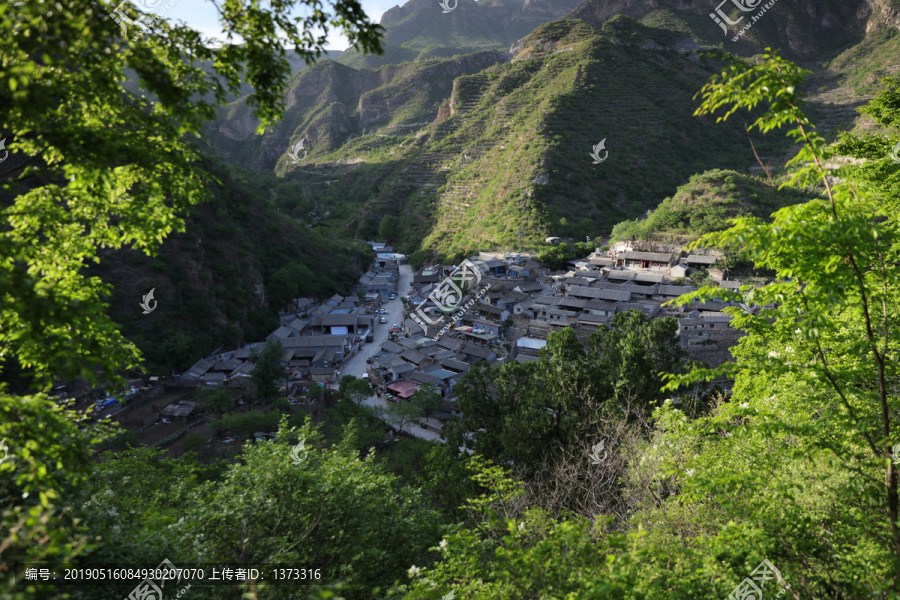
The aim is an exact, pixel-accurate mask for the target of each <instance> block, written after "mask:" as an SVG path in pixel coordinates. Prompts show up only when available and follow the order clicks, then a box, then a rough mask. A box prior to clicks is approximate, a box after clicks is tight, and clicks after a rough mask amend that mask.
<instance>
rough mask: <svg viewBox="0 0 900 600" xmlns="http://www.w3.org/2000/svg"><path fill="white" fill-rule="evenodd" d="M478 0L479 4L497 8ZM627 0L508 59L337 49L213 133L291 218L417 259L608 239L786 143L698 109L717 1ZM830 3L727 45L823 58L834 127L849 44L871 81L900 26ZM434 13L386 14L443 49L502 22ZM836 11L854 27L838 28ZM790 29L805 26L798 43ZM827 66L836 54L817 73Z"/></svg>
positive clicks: (395, 25)
mask: <svg viewBox="0 0 900 600" xmlns="http://www.w3.org/2000/svg"><path fill="white" fill-rule="evenodd" d="M481 4H482V3H479V6H478V7H477V10H479V11H481V10H482V8H483V9H484V10H493V8H492V7H495V5H494V4H491V5H485V6H484V7H482V6H481ZM501 4H502V5H503V6H506V4H503V3H498V4H497V6H500V5H501ZM538 4H539V3H526V6H523V7H522V8H521V10H523V11H524V10H526V9H527V10H532V9H534V8H535V6H536V5H538ZM620 4H621V3H616V2H607V1H605V0H590V1H588V2H584V3H582V4H580V5H579V6H577V8H574V10H571V12H570V13H568V14H567V15H566V17H565V18H563V19H558V18H556V20H553V18H550V17H548V20H549V22H544V23H542V24H538V26H537V27H536V29H534V31H531V32H530V33H528V35H526V36H524V37H523V38H521V39H517V41H516V42H515V44H513V45H512V47H511V48H510V52H509V53H504V52H501V51H499V50H487V48H489V45H479V43H475V42H472V44H473V45H471V46H467V47H466V48H468V49H467V50H466V52H468V54H465V53H462V52H460V53H458V55H457V56H454V57H452V58H429V59H428V60H416V61H414V62H405V63H402V64H388V65H386V66H380V67H379V68H377V69H376V70H371V69H368V68H356V63H354V62H353V61H350V62H348V61H347V60H344V59H345V58H347V57H348V56H350V54H349V53H348V54H346V55H344V56H342V57H341V59H340V62H341V63H344V64H346V65H348V66H344V65H343V64H339V63H332V62H330V61H325V62H323V63H321V64H319V65H317V66H316V67H314V68H313V69H308V70H307V71H306V72H304V73H301V74H298V75H296V76H295V77H294V79H293V80H292V81H291V83H290V86H291V90H290V91H289V92H288V94H287V97H288V98H289V99H290V100H289V108H288V111H287V112H286V114H285V118H284V120H283V121H282V123H280V124H279V125H278V126H277V127H275V128H271V129H269V130H268V131H267V132H266V133H264V134H262V135H254V134H253V133H252V131H253V128H254V126H255V122H254V121H253V120H252V119H250V118H249V116H248V115H249V112H248V110H249V108H248V107H247V106H244V104H243V102H242V101H239V102H237V103H234V104H232V105H230V106H229V107H227V108H226V109H224V110H223V112H222V113H221V114H220V119H219V120H218V122H217V123H216V129H215V130H214V129H213V128H208V130H207V135H206V136H205V137H206V143H207V144H208V147H209V149H210V151H211V152H218V153H219V155H220V156H221V157H222V158H224V159H225V160H228V161H230V162H233V163H234V164H237V165H239V166H241V167H244V168H249V169H253V170H260V171H269V172H272V173H275V174H277V175H278V176H279V177H282V178H284V179H285V180H287V181H294V182H297V183H299V184H301V185H300V187H301V188H302V189H303V192H302V193H298V194H294V197H296V198H298V205H297V206H295V207H291V206H286V207H285V208H286V209H287V210H288V211H289V212H292V213H297V214H300V213H302V214H309V213H310V211H311V210H312V209H307V208H306V206H307V205H308V204H309V203H310V202H311V203H312V205H313V207H315V206H318V207H319V209H320V210H319V213H320V214H321V213H323V212H325V211H330V213H331V215H335V214H342V215H344V214H346V213H347V212H348V211H350V212H352V217H351V218H350V220H349V221H350V222H349V226H350V228H351V229H352V230H354V231H355V232H357V233H358V234H359V235H360V236H361V237H371V236H373V235H375V234H376V232H377V231H378V227H379V224H380V223H381V221H382V220H383V219H384V218H385V217H397V218H399V219H400V227H399V228H398V229H397V235H396V237H395V238H394V239H391V240H389V241H391V242H393V243H394V244H395V245H396V246H398V247H399V248H401V249H402V250H403V251H405V252H407V253H416V254H415V255H416V257H417V259H418V260H424V259H425V258H428V257H432V256H434V257H437V258H445V259H448V260H455V259H458V258H459V257H460V256H462V255H463V254H466V253H470V252H472V251H476V250H481V249H528V248H535V247H537V246H538V245H539V243H540V241H541V240H543V239H544V238H545V237H547V236H551V235H554V236H563V237H566V236H570V237H573V238H576V239H584V237H585V236H590V237H598V236H603V235H608V234H609V233H610V232H611V230H612V228H613V226H614V225H616V224H617V223H619V222H621V221H624V220H628V219H634V218H637V217H639V216H640V215H642V214H644V213H645V212H646V211H647V210H648V209H653V208H654V207H656V206H657V205H658V204H659V203H660V201H661V200H662V199H663V198H666V197H670V196H672V195H673V193H675V191H676V190H677V188H678V187H679V186H681V185H684V184H685V183H686V182H687V181H688V180H689V178H690V176H691V175H693V174H696V173H701V172H704V171H707V170H717V169H727V170H733V171H736V172H738V173H740V174H741V175H747V174H749V172H748V169H749V168H750V167H751V166H754V165H755V164H756V160H755V158H754V155H753V150H752V149H751V146H750V143H749V142H750V141H752V142H753V144H754V146H755V150H756V151H757V152H758V154H759V155H761V156H763V157H765V159H766V160H767V161H769V163H770V164H773V165H776V166H777V165H780V164H783V163H784V162H785V161H786V160H787V158H788V157H789V156H790V152H791V151H790V144H788V143H787V140H784V139H783V138H778V139H774V138H773V137H772V136H755V137H754V139H752V140H747V134H746V132H745V131H744V123H743V122H740V121H738V120H735V119H733V120H730V121H728V122H726V123H725V124H719V125H715V124H714V123H713V122H712V121H710V120H708V119H705V118H698V117H695V116H694V114H693V113H694V110H695V109H696V108H697V100H696V99H695V98H694V95H695V94H696V92H697V90H698V89H699V87H700V86H701V85H702V82H703V81H704V80H705V79H707V78H708V77H709V76H710V74H711V73H713V72H715V70H716V69H718V68H719V66H720V64H721V63H720V62H719V61H720V60H721V59H720V58H717V57H715V56H711V55H708V54H706V53H704V52H701V50H706V49H724V48H725V44H726V41H727V40H724V41H723V40H722V39H721V38H720V37H718V35H719V34H720V33H721V30H719V29H718V28H717V27H715V24H713V27H710V23H711V20H710V19H709V14H708V12H709V10H708V7H706V6H703V7H699V5H696V6H695V5H694V4H693V3H689V5H684V3H681V5H678V6H676V5H675V4H677V3H675V4H673V5H671V6H670V5H669V3H667V2H663V3H661V5H660V6H659V7H657V8H648V7H646V6H643V5H641V6H638V5H637V4H635V5H627V6H626V5H625V4H623V5H621V6H620ZM626 4H627V3H626ZM826 4H827V6H821V7H819V10H821V11H822V12H821V13H819V14H815V15H814V14H812V13H810V11H809V10H807V9H808V7H806V6H799V5H797V6H795V5H791V6H788V7H786V8H785V9H784V11H783V14H782V15H781V19H782V20H780V21H779V20H778V19H775V18H773V19H765V20H764V21H765V22H763V23H761V24H760V26H758V27H754V28H753V29H751V30H750V33H748V35H747V36H745V37H744V38H742V39H741V41H739V42H737V43H731V42H729V43H728V50H729V51H732V52H735V53H737V54H741V55H753V54H754V53H758V52H760V51H761V50H762V49H763V48H764V47H765V46H766V45H779V46H785V45H786V53H787V55H788V56H791V57H795V58H797V59H798V60H801V61H806V62H808V61H811V60H816V61H819V62H816V63H815V64H814V65H811V66H813V67H814V68H815V69H816V74H815V76H814V77H813V78H811V79H810V83H808V84H805V85H806V89H807V91H808V92H809V93H810V94H811V96H810V97H811V98H813V99H814V101H813V102H811V106H810V110H809V112H810V114H811V115H812V116H813V117H814V118H815V119H816V120H817V121H818V122H821V123H822V125H823V127H824V128H825V129H826V130H832V129H834V130H835V131H837V130H838V129H843V128H853V126H854V124H855V122H859V119H858V117H859V116H858V115H857V114H856V113H855V111H854V110H853V109H854V107H855V106H858V105H859V100H858V98H861V97H863V96H859V95H858V94H865V93H867V92H866V90H865V89H863V88H859V90H858V91H853V90H855V89H856V88H853V87H852V86H853V85H855V84H852V82H853V81H856V79H858V77H857V75H855V74H854V73H855V71H854V69H857V68H858V66H857V65H858V61H853V60H852V57H853V56H854V55H855V54H854V53H859V52H865V53H867V56H872V57H875V58H873V60H875V63H871V64H870V68H869V70H868V71H866V72H867V73H869V74H870V75H871V74H873V73H881V74H884V73H885V72H887V71H888V70H889V69H887V67H886V65H887V62H886V61H887V60H888V57H890V56H894V55H895V52H894V51H893V50H892V49H891V48H892V46H891V43H892V42H890V40H891V39H892V37H891V36H892V34H891V33H890V32H891V31H894V29H893V28H892V27H891V23H892V21H891V19H890V17H889V10H888V9H886V8H884V7H881V6H880V4H878V3H877V2H874V1H873V2H872V3H871V4H870V5H867V8H868V12H866V10H864V9H863V8H860V7H857V8H853V7H851V6H848V5H846V4H843V3H835V2H829V3H826ZM876 5H877V6H876ZM510 6H511V5H510ZM432 8H433V7H432ZM701 8H702V10H701ZM427 10H429V9H428V8H427V7H425V5H424V4H421V3H417V2H411V3H409V4H407V5H404V7H402V10H401V9H399V8H398V9H392V11H388V13H386V15H385V23H384V26H385V29H386V32H387V39H391V36H397V37H396V39H398V40H399V39H404V40H407V39H413V38H415V39H418V40H420V41H421V42H422V43H425V42H427V41H428V40H431V41H432V42H433V43H435V44H439V43H443V42H440V40H442V39H443V38H442V37H441V36H451V37H453V36H457V37H459V35H461V34H459V32H460V31H461V29H460V27H461V28H462V30H464V31H466V32H468V33H469V34H471V35H475V34H476V33H477V34H478V35H482V34H484V33H485V31H486V30H485V29H484V27H489V25H490V23H491V22H492V21H491V20H490V19H487V20H484V21H483V22H482V21H479V24H480V25H479V26H482V25H483V27H481V29H476V28H475V27H474V25H472V26H470V25H467V24H466V23H468V21H466V20H465V19H464V17H465V15H466V12H465V11H467V10H475V8H473V7H471V6H469V5H468V4H466V3H461V4H460V5H459V7H458V9H457V10H454V11H453V12H451V13H449V14H446V15H441V14H440V13H439V11H435V12H438V16H439V17H441V18H438V17H435V18H434V19H433V21H431V20H429V19H430V18H431V17H434V15H433V14H431V13H428V12H427ZM504 10H506V9H504ZM886 11H887V12H886ZM394 12H396V15H394V16H390V17H389V15H392V13H394ZM551 12H552V11H551ZM551 12H546V11H544V12H543V13H541V14H544V16H548V15H550V14H551ZM428 15H430V17H429V16H428ZM394 17H396V19H395V18H394ZM443 17H447V20H446V21H442V20H441V19H442V18H443ZM735 18H737V16H735ZM454 19H455V20H454ZM460 19H463V21H460ZM466 19H469V17H466ZM407 20H408V21H409V22H410V23H413V22H414V23H417V24H420V25H426V24H429V25H428V27H437V25H430V23H442V25H441V26H440V31H439V32H433V35H432V33H429V32H430V31H431V30H430V29H428V28H426V29H423V30H422V32H421V33H419V34H417V35H413V34H414V29H413V28H412V27H411V26H410V27H407V26H406V25H404V23H406V22H407ZM470 20H471V19H470ZM841 20H842V21H843V22H844V23H845V24H846V27H842V28H838V29H836V28H835V23H836V22H838V21H841ZM460 23H462V25H461V24H460ZM789 28H793V29H792V30H798V31H802V32H803V33H802V35H801V36H799V37H798V36H792V37H791V39H790V43H789V44H787V43H786V41H785V35H786V33H785V31H786V30H787V29H789ZM867 31H868V32H867ZM498 35H499V34H498ZM404 36H406V37H404ZM409 36H413V37H409ZM488 37H490V36H488ZM497 39H499V38H497ZM403 43H406V42H403ZM416 43H418V42H416ZM867 48H871V49H872V52H869V51H868V50H867ZM876 48H877V52H876V51H875V49H876ZM826 58H832V59H833V61H832V62H831V63H830V64H828V65H825V67H823V65H824V64H825V63H822V62H821V61H822V60H825V59H826ZM349 65H354V68H351V67H350V66H349ZM844 80H846V81H847V82H848V84H849V86H848V87H843V83H842V82H843V81H844ZM823 84H825V85H823ZM813 86H815V87H813ZM866 89H868V88H866ZM836 90H843V91H842V92H841V93H840V94H838V95H837V96H836V95H835V94H836ZM857 92H858V93H857ZM835 101H840V103H838V104H836V103H835ZM753 118H755V117H754V115H753V114H750V115H747V117H746V119H749V121H747V122H748V123H749V122H752V119H753ZM746 119H745V120H746ZM868 123H871V120H869V121H868ZM301 140H302V141H303V142H304V147H303V151H302V152H300V153H299V154H300V155H302V156H305V158H304V159H303V160H302V161H300V162H299V163H298V162H296V161H295V160H293V159H292V158H291V156H290V152H291V149H292V148H295V147H296V146H297V144H298V143H299V142H300V141H301ZM601 141H603V142H604V148H603V149H602V150H600V152H599V155H600V157H603V156H604V152H608V155H607V158H606V159H604V161H603V162H602V163H599V164H598V163H596V162H595V161H594V160H593V159H592V158H591V157H590V154H591V153H592V151H593V148H594V147H595V146H597V144H599V143H600V142H601ZM332 218H333V217H332ZM343 222H345V221H344V220H341V223H343Z"/></svg>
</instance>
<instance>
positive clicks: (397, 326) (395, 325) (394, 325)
mask: <svg viewBox="0 0 900 600" xmlns="http://www.w3.org/2000/svg"><path fill="white" fill-rule="evenodd" d="M391 327H396V328H398V329H399V328H400V326H399V325H397V324H396V323H394V324H393V325H391Z"/></svg>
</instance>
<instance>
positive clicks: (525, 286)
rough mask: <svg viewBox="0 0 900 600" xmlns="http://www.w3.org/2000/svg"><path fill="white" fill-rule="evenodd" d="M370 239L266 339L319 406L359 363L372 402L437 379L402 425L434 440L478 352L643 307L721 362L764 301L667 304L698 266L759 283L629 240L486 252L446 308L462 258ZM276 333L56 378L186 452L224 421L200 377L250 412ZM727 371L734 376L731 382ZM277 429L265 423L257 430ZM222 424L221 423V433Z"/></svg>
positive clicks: (501, 353)
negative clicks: (350, 271) (334, 285)
mask: <svg viewBox="0 0 900 600" xmlns="http://www.w3.org/2000/svg"><path fill="white" fill-rule="evenodd" d="M550 241H551V242H552V241H553V240H550ZM369 245H370V246H371V247H372V251H373V255H374V256H373V263H372V266H371V267H370V269H369V271H368V272H367V273H365V274H364V275H363V276H362V277H361V278H360V280H359V285H358V290H357V293H356V294H355V295H351V296H346V297H344V296H340V295H335V296H333V297H331V298H329V299H327V300H325V301H323V302H317V301H315V300H314V299H311V298H297V299H295V300H293V301H292V302H291V304H290V306H289V307H286V310H284V311H283V312H282V313H281V315H280V321H281V325H280V327H278V329H276V330H275V331H273V332H272V333H271V334H270V335H269V336H268V337H267V339H266V341H268V340H278V341H279V342H280V344H281V346H282V348H283V355H282V359H281V364H282V366H283V367H284V369H285V371H284V374H285V375H284V384H283V386H282V387H281V390H280V393H281V395H282V396H283V397H284V398H286V399H287V401H288V402H289V403H290V404H291V405H293V406H295V407H296V408H297V409H298V410H302V409H307V410H312V409H313V406H314V405H315V404H316V402H315V401H314V400H313V396H316V397H318V395H317V394H313V393H312V388H313V387H314V386H317V387H320V388H324V389H334V388H336V387H337V385H338V383H339V381H340V379H341V378H342V377H345V376H347V375H350V376H353V377H359V378H364V379H366V380H367V381H368V382H369V384H370V385H371V388H372V391H373V395H372V397H371V398H369V399H367V400H365V401H364V404H366V405H368V406H381V407H387V406H388V405H387V403H389V402H392V403H399V402H409V401H410V398H411V397H412V396H413V395H414V394H415V393H416V391H417V390H418V389H420V388H422V387H423V386H427V387H428V389H429V390H435V391H437V392H438V393H439V394H440V396H441V397H442V398H443V404H442V406H441V407H440V408H439V409H438V410H437V411H436V412H434V413H433V414H431V415H424V416H422V417H421V418H418V419H416V422H415V423H411V424H408V425H405V426H401V427H400V429H402V430H403V431H405V432H406V433H408V434H411V435H414V436H416V437H420V438H424V439H430V440H440V439H441V435H440V433H441V429H442V427H443V426H444V424H445V423H447V421H448V420H450V419H454V418H458V417H459V416H460V415H461V413H460V412H459V411H458V410H457V409H456V408H455V394H454V387H455V386H456V384H457V383H458V382H459V381H460V379H461V378H462V377H463V376H464V375H465V374H466V373H467V371H468V370H469V369H470V368H471V366H472V365H473V364H475V363H478V362H481V361H486V362H488V363H490V364H496V363H501V364H502V363H503V362H505V361H518V362H520V363H526V362H532V361H536V360H538V356H539V354H540V350H541V348H543V347H544V346H545V345H546V343H547V337H548V335H549V334H550V332H553V331H558V330H560V329H562V328H565V327H569V328H571V329H572V330H573V331H574V333H575V335H576V337H577V338H578V339H579V340H580V341H582V342H583V343H586V342H587V340H588V338H589V337H590V334H591V333H592V332H593V331H595V330H596V328H598V327H607V326H609V325H610V323H611V321H612V319H613V317H614V316H615V315H616V314H617V313H621V312H625V311H630V310H639V311H641V312H642V313H643V314H644V315H645V316H646V317H648V318H651V319H654V318H660V317H665V316H674V317H676V318H677V319H678V324H679V328H678V336H679V339H680V343H681V346H682V348H683V349H684V350H685V351H686V352H687V354H688V356H690V357H691V358H693V359H697V360H702V361H705V362H707V363H708V364H710V365H711V366H717V365H719V364H721V363H723V362H725V361H728V360H730V358H731V357H730V352H729V348H730V347H731V346H733V345H734V344H735V343H736V342H737V340H738V339H739V337H740V335H741V332H739V331H737V330H735V329H733V328H732V327H731V326H730V321H731V317H730V316H729V315H728V314H727V313H725V312H723V311H722V309H723V308H725V307H728V306H740V307H742V308H743V309H744V310H753V309H752V308H751V307H748V306H747V305H746V304H739V303H736V302H722V301H710V302H694V303H691V304H688V305H687V306H680V307H675V306H671V305H668V304H667V303H669V302H670V301H672V300H674V299H677V298H678V297H680V296H682V295H684V294H686V293H688V292H691V291H694V290H696V289H697V288H696V287H695V286H692V285H685V284H686V283H688V282H691V281H693V280H698V278H697V275H700V277H701V278H702V280H703V281H705V282H706V283H707V284H709V283H710V282H715V283H716V284H718V285H719V286H721V287H722V288H725V289H727V290H730V291H737V290H740V288H741V286H742V285H745V286H746V285H747V282H742V281H740V280H736V279H729V278H728V272H727V271H726V270H724V269H721V268H717V265H720V264H721V263H722V261H721V260H720V258H721V257H718V256H715V255H711V254H709V255H706V254H688V253H686V252H682V253H679V252H677V251H673V252H647V251H636V250H634V249H633V248H632V247H631V246H629V245H627V244H618V245H615V246H613V247H612V248H610V249H609V250H605V251H601V249H600V248H597V249H596V251H595V252H593V253H591V254H590V255H589V256H587V257H585V258H584V259H581V260H572V261H569V262H568V264H567V266H568V269H567V270H565V271H558V272H550V271H548V270H547V269H546V268H543V267H542V265H541V264H540V263H539V262H538V261H536V260H535V258H534V257H533V256H531V255H526V254H511V253H506V254H503V253H489V252H481V253H479V254H478V255H477V256H472V257H470V258H469V259H468V261H467V265H468V268H470V269H473V270H477V273H475V278H476V279H477V282H478V283H477V286H476V287H477V288H478V289H477V290H476V289H474V288H473V289H471V290H467V296H466V298H467V299H468V302H467V303H465V304H464V303H463V302H462V300H463V298H462V297H460V298H458V300H459V302H458V305H459V306H460V309H459V310H455V311H450V313H449V314H444V313H445V312H446V309H445V310H444V312H441V311H440V310H439V309H440V308H441V307H440V306H439V304H440V302H441V300H440V298H441V297H442V296H443V295H444V292H443V291H440V288H441V287H442V286H446V285H447V282H448V281H452V279H450V277H451V276H452V275H453V274H454V273H456V272H458V271H459V268H458V265H429V266H425V267H422V268H421V269H419V270H418V271H417V272H414V271H413V269H412V267H411V266H410V265H409V263H408V260H407V257H406V256H404V255H403V254H399V253H396V252H394V251H393V248H391V247H390V246H388V245H387V244H384V243H379V242H369ZM691 275H693V278H690V279H689V278H688V277H689V276H691ZM457 289H458V288H457ZM460 291H461V290H460ZM476 292H477V293H476ZM463 307H465V308H466V310H462V308H463ZM419 315H422V316H421V317H420V316H419ZM423 317H425V318H423ZM431 323H434V324H433V325H432V324H431ZM266 341H260V342H257V343H255V344H248V345H246V346H245V347H243V348H240V349H237V350H232V351H228V352H223V353H219V354H215V355H212V356H208V357H205V358H202V359H200V360H198V361H197V362H196V363H195V364H194V365H193V366H192V367H191V368H189V369H188V370H187V371H185V372H184V373H181V374H180V375H175V374H173V376H172V377H171V378H169V377H149V378H146V379H134V380H131V381H129V386H130V387H129V392H128V393H127V394H126V395H125V396H123V397H116V396H113V395H110V394H107V393H105V392H104V390H103V388H94V389H74V388H73V387H72V386H71V385H69V386H65V385H63V386H59V388H58V389H57V390H56V391H57V393H58V395H59V397H60V398H67V399H73V400H75V406H76V408H79V409H81V410H87V411H88V412H91V413H92V414H93V416H94V418H102V417H111V418H114V419H116V420H118V421H119V422H120V423H121V424H122V425H124V426H126V427H132V428H136V430H137V431H138V432H139V436H140V441H141V442H142V443H145V444H148V445H152V446H157V447H169V446H175V447H176V451H174V452H173V453H174V454H180V452H178V451H177V450H180V449H178V448H177V442H178V441H179V440H180V439H182V438H183V437H184V436H185V435H186V434H188V433H189V432H190V431H192V430H196V431H202V429H197V428H198V427H200V426H202V425H204V424H206V423H208V422H209V420H210V415H209V414H207V412H206V411H205V410H204V408H205V407H204V406H203V403H202V402H198V401H197V400H196V398H195V397H194V396H195V393H196V392H197V390H198V389H203V388H221V389H224V390H227V391H228V392H229V394H231V395H232V397H234V398H235V404H236V406H235V409H236V410H237V411H241V410H243V411H247V410H249V407H250V405H251V404H253V403H254V402H253V394H252V393H251V390H250V389H249V388H250V387H251V386H250V381H251V373H252V372H253V369H254V367H255V365H254V363H253V362H252V360H251V353H252V352H253V350H254V348H261V347H262V346H264V345H265V342H266ZM721 384H722V387H723V388H725V389H727V388H728V387H729V385H728V382H721ZM270 435H271V434H269V433H267V432H265V431H259V432H253V433H252V436H253V439H259V438H265V437H269V436H270ZM215 437H216V436H215V435H210V436H209V443H210V444H212V443H213V442H214V438H215ZM219 437H223V436H219ZM245 437H250V436H249V435H247V436H245ZM240 441H241V439H240V436H237V437H224V439H220V440H216V443H217V445H218V446H220V447H221V446H222V445H223V444H232V443H235V442H240ZM237 446H239V444H235V447H237Z"/></svg>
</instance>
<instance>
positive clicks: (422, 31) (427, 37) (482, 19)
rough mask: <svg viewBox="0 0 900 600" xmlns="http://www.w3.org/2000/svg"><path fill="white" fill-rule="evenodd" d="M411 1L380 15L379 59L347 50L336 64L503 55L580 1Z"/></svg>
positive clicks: (372, 66)
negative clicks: (490, 53)
mask: <svg viewBox="0 0 900 600" xmlns="http://www.w3.org/2000/svg"><path fill="white" fill-rule="evenodd" d="M445 2H446V6H447V7H448V9H449V12H445V9H444V8H443V5H442V3H441V2H438V0H411V1H410V2H407V3H406V4H404V5H403V6H402V7H401V6H395V7H393V8H391V9H390V10H388V11H387V12H385V13H384V15H383V16H382V18H381V22H380V24H381V26H382V27H384V29H385V39H384V41H385V53H384V55H383V56H380V57H379V56H366V55H363V54H360V53H358V52H355V51H353V50H348V51H347V52H346V53H345V54H343V55H342V56H341V57H340V58H339V59H338V62H340V63H342V64H345V65H347V66H351V67H354V68H357V69H363V68H368V69H375V68H378V67H381V66H384V65H386V64H397V63H401V62H407V61H413V60H427V59H432V58H449V57H452V56H457V55H460V54H469V53H471V52H476V51H479V50H506V49H508V48H509V47H510V45H511V44H512V43H514V42H515V41H516V40H518V39H519V38H522V37H524V36H526V35H528V33H530V32H531V31H533V30H534V29H535V28H536V27H538V26H540V25H543V24H544V23H547V22H549V21H553V20H555V19H558V18H560V17H563V16H564V15H565V14H566V13H567V12H569V11H570V10H572V9H574V8H575V7H576V6H578V2H579V0H525V1H524V2H523V1H522V0H482V1H481V2H477V3H476V2H475V0H445Z"/></svg>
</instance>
